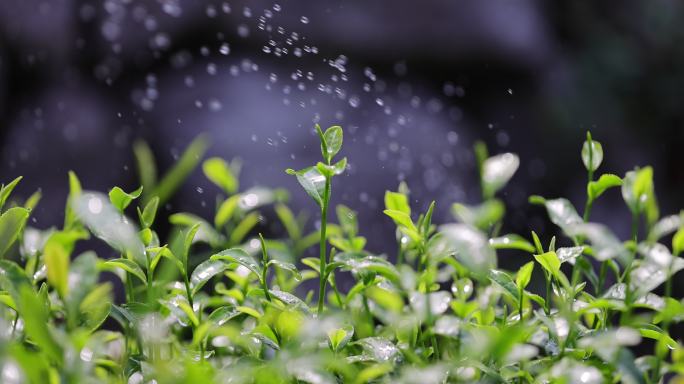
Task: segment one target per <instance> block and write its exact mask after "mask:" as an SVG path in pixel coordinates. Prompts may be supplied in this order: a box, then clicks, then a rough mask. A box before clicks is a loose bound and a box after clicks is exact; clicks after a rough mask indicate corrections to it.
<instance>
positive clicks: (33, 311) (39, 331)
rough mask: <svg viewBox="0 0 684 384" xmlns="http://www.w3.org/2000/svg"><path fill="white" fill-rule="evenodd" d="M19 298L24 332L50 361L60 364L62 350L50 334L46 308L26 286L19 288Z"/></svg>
mask: <svg viewBox="0 0 684 384" xmlns="http://www.w3.org/2000/svg"><path fill="white" fill-rule="evenodd" d="M19 296H20V300H19V307H20V311H21V314H22V318H23V319H24V332H26V335H27V336H28V337H29V338H30V339H31V340H32V341H33V342H34V343H36V344H37V345H38V346H39V348H40V349H41V350H42V351H44V352H45V353H46V354H47V355H48V356H49V357H50V359H51V360H52V361H54V362H61V361H62V359H63V356H64V355H63V353H62V348H61V347H60V346H59V344H58V343H57V342H56V341H55V339H54V338H53V337H52V334H51V333H50V329H49V323H50V314H49V312H48V308H47V306H46V305H45V303H44V302H43V300H42V299H41V298H40V296H39V295H36V294H35V293H34V292H33V290H32V289H31V287H30V286H28V285H22V286H21V287H19Z"/></svg>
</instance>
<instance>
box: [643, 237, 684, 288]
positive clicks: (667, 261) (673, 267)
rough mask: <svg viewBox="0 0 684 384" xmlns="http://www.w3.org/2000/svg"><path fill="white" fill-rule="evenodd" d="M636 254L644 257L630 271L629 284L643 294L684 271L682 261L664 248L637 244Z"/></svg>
mask: <svg viewBox="0 0 684 384" xmlns="http://www.w3.org/2000/svg"><path fill="white" fill-rule="evenodd" d="M637 250H638V252H639V253H640V254H641V255H643V256H644V258H643V259H642V260H639V261H638V262H636V263H635V264H636V267H634V268H633V269H632V270H631V274H630V277H631V283H632V285H633V286H634V288H635V289H636V290H638V291H639V292H641V293H643V294H645V293H647V292H650V291H652V290H654V289H656V288H657V287H658V286H659V285H660V284H662V283H664V282H665V280H667V279H668V278H671V277H670V276H672V275H674V274H675V273H677V272H678V271H680V270H682V269H684V259H681V258H679V257H674V256H673V255H672V254H671V253H670V251H669V250H668V249H667V247H666V246H664V245H662V244H659V243H654V244H646V243H642V244H639V246H638V247H637Z"/></svg>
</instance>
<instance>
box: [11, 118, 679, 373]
mask: <svg viewBox="0 0 684 384" xmlns="http://www.w3.org/2000/svg"><path fill="white" fill-rule="evenodd" d="M316 129H317V132H318V135H319V139H320V147H321V155H322V161H321V162H319V163H317V164H315V165H312V166H311V167H308V168H305V169H302V170H297V171H295V170H291V169H288V170H287V172H288V173H289V174H291V175H293V176H294V177H296V179H297V180H298V181H299V183H300V184H301V186H302V188H303V189H304V191H305V192H306V193H307V194H308V195H309V196H310V197H311V198H312V200H313V201H314V203H315V206H316V207H317V208H318V211H319V214H320V220H321V221H320V228H318V229H316V230H315V231H314V232H312V233H308V232H307V228H308V227H307V226H306V220H305V219H304V216H303V215H297V214H295V213H293V212H292V211H291V209H290V208H289V207H288V206H287V205H286V200H287V192H286V191H283V190H272V189H266V188H253V189H249V190H246V191H241V190H240V187H239V181H238V175H239V163H237V162H226V161H224V160H223V159H220V158H211V159H208V160H205V161H204V162H203V163H202V170H203V172H204V174H205V175H206V177H207V178H208V179H209V180H210V181H211V182H213V183H214V184H216V186H217V187H218V188H219V189H220V191H221V193H222V195H223V196H224V197H222V198H220V199H219V201H218V202H217V209H216V213H215V216H214V218H213V221H206V220H205V219H203V218H201V217H199V216H196V215H193V214H190V213H175V214H172V215H171V216H170V218H169V220H170V223H171V224H172V225H173V228H174V230H172V231H171V234H170V236H169V237H168V238H167V239H165V240H162V239H160V238H159V236H158V234H157V232H156V231H155V221H156V220H155V219H156V216H157V215H156V214H157V210H158V208H159V207H160V205H161V204H164V203H165V201H167V200H168V199H169V197H170V196H172V194H173V192H174V190H175V189H176V188H177V187H178V186H179V185H180V184H181V183H182V182H183V180H184V178H185V177H186V176H187V175H188V174H189V173H190V172H191V171H192V170H193V169H194V168H195V167H196V166H198V165H199V163H200V161H201V160H200V159H201V157H202V156H203V153H204V149H205V147H206V142H205V140H204V139H202V138H200V139H198V140H196V141H195V142H193V143H191V144H190V146H189V147H188V149H187V150H186V152H185V153H184V155H183V156H182V157H181V158H180V160H179V162H178V163H177V164H176V165H175V166H174V167H173V168H172V169H171V170H170V171H169V172H168V173H166V174H165V175H164V176H163V177H162V178H161V179H160V180H158V179H157V169H156V167H155V165H154V159H153V157H152V154H151V151H150V150H149V148H148V147H147V146H146V145H145V144H144V143H138V144H136V146H135V148H134V152H135V154H136V156H137V159H138V170H139V173H140V179H141V184H142V187H141V188H139V189H137V190H136V191H133V192H125V191H124V190H123V189H121V188H119V187H114V188H113V189H112V190H111V191H109V194H108V195H105V194H102V193H99V192H93V191H86V190H83V189H82V188H81V183H80V182H79V180H78V178H77V176H76V175H75V174H74V173H70V174H69V187H70V193H69V197H68V202H67V205H66V208H65V212H64V218H65V219H64V225H63V226H62V227H61V228H50V229H36V228H33V227H31V226H29V225H27V224H28V223H29V221H28V219H29V217H30V215H31V210H32V209H33V208H34V207H35V206H36V204H38V202H39V200H40V193H36V194H34V195H33V196H31V197H29V198H28V199H27V200H25V201H22V202H20V201H17V200H16V199H10V195H11V193H12V191H13V189H14V188H15V186H16V185H17V184H18V183H19V181H20V180H21V178H17V179H15V180H14V181H12V182H11V183H9V184H7V185H3V187H2V189H1V190H0V209H2V215H1V216H0V240H1V241H0V256H1V257H2V260H0V288H1V289H2V291H1V292H0V303H1V305H0V314H1V316H0V340H1V341H0V364H1V369H0V374H1V377H2V382H3V383H22V382H31V383H102V382H111V383H204V382H216V383H280V382H282V383H314V384H318V383H340V382H344V383H365V382H378V383H390V382H392V383H394V382H399V383H457V382H513V383H531V382H553V383H603V382H626V383H657V382H661V381H663V380H665V379H668V378H673V377H675V380H678V379H677V377H678V376H677V375H679V374H682V375H684V353H683V352H684V349H683V348H682V344H681V343H680V341H678V340H675V339H674V338H673V337H672V336H671V335H670V334H669V332H668V330H669V329H670V326H672V325H673V324H675V323H677V322H680V321H682V320H683V319H684V304H683V303H682V301H681V300H679V299H677V298H674V297H672V276H673V275H674V274H675V273H676V272H677V271H679V270H681V269H682V268H684V261H683V260H682V259H681V258H680V257H679V255H680V253H681V252H682V250H683V249H684V221H683V216H682V215H681V214H675V215H671V216H665V217H661V216H660V212H659V210H658V204H657V201H656V197H655V192H654V186H653V170H652V168H650V167H643V168H636V169H634V170H633V171H630V172H627V173H626V174H625V175H624V176H623V177H619V176H616V175H613V174H602V175H601V176H600V177H596V171H597V169H598V168H599V166H600V165H601V162H602V159H603V149H602V146H601V144H600V143H599V142H597V141H594V140H592V138H591V136H590V135H588V136H587V140H586V142H585V143H584V145H583V147H582V149H581V159H582V162H583V163H584V166H585V167H586V169H587V174H588V183H587V199H586V205H585V207H584V211H583V215H582V216H580V214H579V213H578V212H577V210H576V209H575V207H573V205H572V204H571V203H570V202H569V201H568V200H566V199H563V198H555V199H549V198H544V197H540V196H532V197H531V198H530V202H531V203H533V204H536V205H540V206H542V207H544V208H545V209H546V211H547V212H548V215H549V218H550V220H551V221H552V222H553V223H554V224H555V225H557V226H558V227H559V229H560V230H561V231H562V233H563V237H562V238H559V239H556V238H551V239H540V238H539V237H538V236H537V235H536V234H535V232H534V231H531V232H530V233H525V234H521V235H517V234H501V233H499V232H500V229H501V227H502V226H501V224H502V221H503V219H504V211H505V208H504V205H503V203H502V202H501V201H500V200H498V199H497V198H496V195H497V193H498V192H499V191H500V190H501V189H502V188H504V187H505V185H506V183H507V182H508V181H509V179H510V178H511V177H513V175H514V173H515V171H516V170H517V168H518V165H519V159H518V157H517V156H516V155H514V154H512V153H504V154H499V155H496V156H491V157H490V156H489V154H488V153H487V149H486V148H485V146H484V145H482V144H478V145H476V147H475V155H476V158H477V164H478V170H479V175H480V185H481V191H482V202H481V204H479V205H475V206H469V205H465V204H454V205H453V206H452V207H451V211H452V212H453V214H454V217H455V219H456V222H455V223H447V224H441V225H436V224H435V223H433V221H432V214H433V211H434V210H435V209H445V207H443V206H439V205H437V204H436V203H434V202H433V203H432V204H430V205H429V208H428V209H427V211H425V212H415V211H414V210H413V209H412V207H411V205H410V199H409V197H408V196H409V191H408V188H407V186H406V185H404V184H402V185H400V186H399V188H398V190H397V191H388V192H387V193H386V194H385V208H386V209H385V210H384V214H385V215H386V216H387V220H392V221H393V222H394V223H395V224H396V241H397V248H398V253H397V255H394V256H395V257H392V259H393V260H396V261H395V262H391V261H390V259H388V257H387V256H385V255H379V254H377V253H374V252H372V251H370V250H367V249H366V247H365V245H366V239H365V238H364V237H363V236H362V234H363V230H362V228H359V227H358V224H357V220H356V213H355V212H354V211H352V210H351V209H350V208H348V207H346V206H343V205H338V206H336V207H331V206H330V201H331V196H332V195H333V193H334V185H333V184H334V183H333V181H334V179H335V176H337V175H339V174H341V173H343V172H344V171H345V168H346V164H347V160H346V158H342V159H340V160H336V159H337V158H338V153H339V152H340V151H341V149H342V142H343V131H342V129H341V128H340V127H338V126H334V127H331V128H329V129H327V130H326V131H322V130H321V129H320V128H319V127H318V126H317V127H316ZM611 188H621V191H622V196H623V197H624V200H625V203H626V209H628V210H629V212H630V213H631V216H632V218H633V225H632V234H631V237H630V238H629V239H627V240H626V241H623V240H620V239H618V237H616V235H614V234H613V232H611V230H610V228H608V227H607V226H605V225H603V224H600V223H595V222H591V221H590V217H591V216H590V214H591V208H592V206H593V205H594V204H595V203H596V202H597V200H598V199H599V198H600V197H601V195H602V194H603V193H604V192H605V191H607V190H608V189H611ZM134 203H135V204H134ZM132 204H133V205H135V206H136V207H135V210H134V209H133V206H132ZM263 209H274V210H275V213H276V215H277V218H278V219H279V220H280V222H281V223H282V227H283V228H284V231H285V234H283V237H281V238H268V239H266V238H264V237H263V236H261V234H256V233H254V232H255V228H256V225H257V224H258V222H259V211H260V210H263ZM333 213H334V214H333ZM331 216H334V219H333V218H332V217H331ZM133 217H135V219H133ZM533 229H534V228H530V230H533ZM91 236H94V237H95V238H98V239H100V240H102V241H104V242H105V243H106V244H107V246H109V247H111V248H112V249H114V250H115V251H116V253H117V254H119V255H120V257H119V258H115V259H109V260H105V259H102V258H100V257H98V256H97V255H96V254H95V252H93V251H86V252H82V253H80V254H78V255H73V253H74V250H75V249H76V248H75V247H76V245H77V243H79V242H81V245H83V242H84V241H85V240H87V239H89V238H90V237H91ZM666 238H667V239H671V241H669V240H668V241H667V242H665V241H664V239H666ZM543 240H544V241H543ZM665 243H667V245H665ZM670 243H671V247H669V245H670ZM85 244H92V242H86V243H85ZM313 247H318V252H319V256H318V257H305V256H306V255H307V254H308V252H307V250H309V248H313ZM505 249H515V250H519V251H522V252H524V253H526V254H528V255H529V256H528V260H529V262H527V263H526V264H524V265H523V266H522V267H521V268H520V269H519V270H517V271H505V270H503V269H499V268H497V251H499V250H505ZM105 272H106V273H109V274H110V275H109V278H108V279H103V276H102V275H103V273H105ZM111 273H113V274H114V275H111ZM345 275H347V276H345ZM343 276H344V277H343ZM113 279H120V280H121V282H122V285H121V287H120V288H117V289H114V285H113V283H112V280H113ZM342 279H345V280H346V281H353V285H352V286H351V288H350V289H348V290H345V289H342V288H341V287H340V285H338V281H341V280H342ZM533 279H539V280H538V281H541V282H542V284H539V286H541V287H542V289H541V290H538V291H539V292H532V291H530V290H528V287H529V284H530V282H531V281H532V280H533ZM308 280H313V281H314V282H315V283H314V284H311V287H313V288H314V289H312V290H307V288H306V287H307V286H308V284H305V285H302V283H304V282H306V281H308ZM316 283H317V284H316ZM117 284H118V282H117ZM663 284H664V288H663V289H662V291H663V292H664V294H662V295H657V294H655V293H654V292H653V291H654V290H656V289H657V288H658V289H660V286H661V285H663ZM117 286H118V285H117ZM316 286H317V287H318V289H315V288H316ZM120 291H123V292H125V297H123V298H119V300H115V298H114V296H115V293H116V292H120ZM658 292H660V291H658Z"/></svg>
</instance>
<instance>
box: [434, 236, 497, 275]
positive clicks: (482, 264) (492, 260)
mask: <svg viewBox="0 0 684 384" xmlns="http://www.w3.org/2000/svg"><path fill="white" fill-rule="evenodd" d="M439 231H440V233H442V234H443V235H444V240H445V241H446V244H447V247H448V249H450V250H451V251H452V252H455V256H456V259H457V260H458V261H459V262H460V263H462V264H463V265H465V266H466V267H467V268H468V269H469V270H471V271H473V272H475V273H476V274H485V273H486V272H488V271H489V270H490V269H492V268H495V267H496V254H495V253H494V250H493V249H492V247H490V246H489V241H488V240H487V237H486V236H485V235H484V234H483V233H482V232H480V231H478V230H476V229H474V228H472V227H470V226H467V225H465V224H446V225H442V226H441V227H440V228H439Z"/></svg>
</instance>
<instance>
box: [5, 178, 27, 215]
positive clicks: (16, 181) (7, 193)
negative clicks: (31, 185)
mask: <svg viewBox="0 0 684 384" xmlns="http://www.w3.org/2000/svg"><path fill="white" fill-rule="evenodd" d="M21 179H22V176H19V177H17V178H16V179H14V180H12V181H11V182H10V183H9V184H7V185H3V186H2V187H1V188H0V210H2V208H3V207H4V206H5V203H6V202H7V199H8V198H9V196H10V194H11V193H12V191H13V190H14V187H16V186H17V184H19V182H20V181H21Z"/></svg>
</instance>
